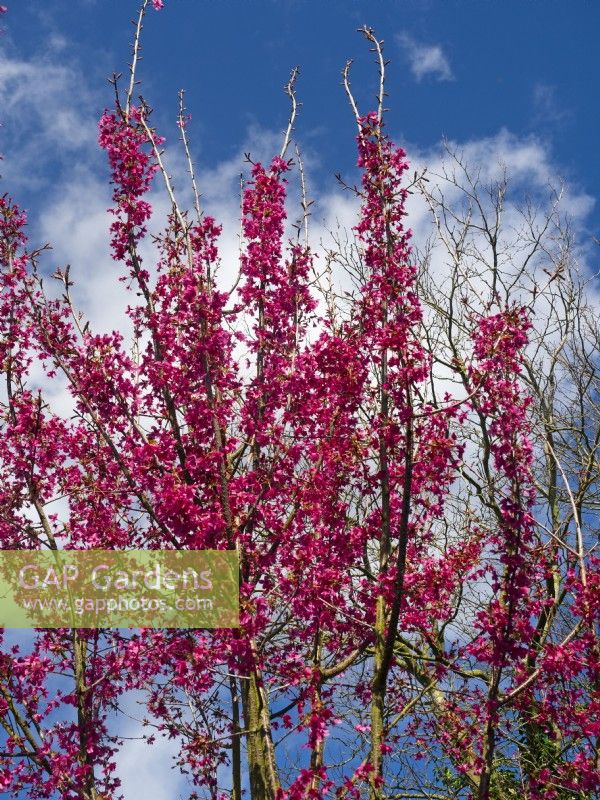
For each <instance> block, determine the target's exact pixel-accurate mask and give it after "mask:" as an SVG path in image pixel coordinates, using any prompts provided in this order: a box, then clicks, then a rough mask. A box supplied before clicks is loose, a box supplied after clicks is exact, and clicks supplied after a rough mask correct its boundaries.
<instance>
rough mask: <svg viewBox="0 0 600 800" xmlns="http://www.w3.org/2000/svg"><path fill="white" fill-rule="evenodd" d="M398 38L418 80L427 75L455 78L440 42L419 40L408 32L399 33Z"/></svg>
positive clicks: (437, 78) (437, 79)
mask: <svg viewBox="0 0 600 800" xmlns="http://www.w3.org/2000/svg"><path fill="white" fill-rule="evenodd" d="M396 40H397V42H398V44H399V45H400V47H401V48H402V50H403V51H404V53H405V55H406V57H407V59H408V63H409V66H410V71H411V72H412V74H413V75H414V77H415V79H416V80H417V81H422V80H423V78H427V77H431V78H433V79H434V80H436V81H452V80H454V74H453V72H452V67H451V66H450V61H449V60H448V57H447V56H446V54H445V53H444V51H443V50H442V48H441V46H440V45H439V44H424V43H423V42H418V41H417V40H416V39H414V38H413V37H412V36H410V35H409V34H408V33H399V34H398V35H397V36H396Z"/></svg>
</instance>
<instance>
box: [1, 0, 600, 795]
mask: <svg viewBox="0 0 600 800" xmlns="http://www.w3.org/2000/svg"><path fill="white" fill-rule="evenodd" d="M162 5H163V3H162V2H161V1H160V0H154V2H152V3H150V2H149V0H144V2H143V5H142V9H141V12H140V15H139V20H138V25H137V33H136V39H135V46H134V54H133V61H132V67H131V76H130V83H129V86H128V88H127V89H126V91H124V92H122V91H120V89H119V87H118V86H117V84H116V83H115V90H116V95H115V96H116V102H115V107H114V108H113V109H112V110H111V111H106V112H105V113H104V114H103V116H102V118H101V120H100V124H99V143H100V146H101V147H102V148H103V149H104V150H105V152H106V154H107V158H108V164H109V168H110V174H111V181H112V185H113V206H112V208H111V214H112V217H113V219H112V224H111V237H112V238H111V249H112V256H113V258H114V260H115V262H116V264H117V265H118V266H119V268H120V270H121V273H120V279H121V280H122V281H124V283H125V284H126V286H127V288H128V290H129V291H130V293H131V303H130V306H129V308H128V314H129V316H130V318H131V322H132V329H133V340H132V341H125V339H124V336H123V335H122V334H121V333H120V332H118V331H110V332H100V331H98V332H96V331H93V330H92V329H91V327H90V324H89V323H88V322H86V321H85V320H84V319H83V317H82V315H81V314H80V313H79V312H78V310H77V309H76V308H75V307H74V303H73V301H72V296H71V291H70V289H71V286H72V282H71V276H70V273H69V270H68V269H58V270H57V271H56V273H55V274H54V276H53V277H54V278H55V279H56V280H58V281H59V283H60V284H62V290H61V292H60V293H59V295H60V296H53V295H52V293H51V292H50V293H49V292H47V291H46V290H45V287H44V281H43V272H44V270H43V264H44V261H43V259H44V254H43V248H41V249H40V248H36V247H35V246H32V245H31V244H30V243H29V242H28V239H27V236H26V218H25V214H24V212H23V211H22V210H21V209H20V207H19V206H18V205H17V204H16V203H15V202H14V201H13V200H12V199H11V198H9V196H8V195H3V196H2V197H0V270H1V271H0V312H1V313H0V364H1V365H2V375H3V379H4V388H3V393H2V395H1V397H0V435H1V437H2V448H1V450H0V540H1V543H2V548H4V549H20V548H24V549H27V548H29V549H39V548H50V549H56V548H59V547H60V548H75V549H88V548H104V549H116V550H121V549H128V548H140V549H172V548H175V549H203V548H214V549H224V550H230V549H235V550H237V552H238V554H239V558H240V586H241V590H240V609H241V614H240V626H239V628H234V629H220V630H177V629H165V630H142V631H133V632H131V631H123V630H93V631H90V630H76V629H74V630H71V629H60V630H38V631H36V633H35V638H34V640H33V643H32V644H31V645H14V646H11V647H9V646H6V647H4V649H3V650H2V657H1V662H0V663H1V669H0V720H1V722H2V726H3V730H4V738H3V742H4V743H3V746H2V752H0V787H1V788H2V790H3V791H4V792H6V793H7V794H8V795H9V796H15V797H31V798H55V797H56V798H58V797H61V798H72V799H73V800H74V799H75V798H84V799H85V800H101V799H102V798H117V797H119V796H120V792H119V785H118V779H117V777H116V772H115V769H116V766H117V764H118V762H119V754H120V746H121V741H120V739H119V730H118V724H117V722H118V718H119V713H120V709H121V708H122V706H123V703H124V702H125V700H126V697H127V694H128V693H129V692H131V691H132V690H136V691H137V692H138V695H141V696H143V697H144V698H145V701H144V702H145V708H146V712H145V713H146V716H147V720H146V722H147V724H148V725H151V726H153V733H152V734H150V735H148V740H149V742H152V741H153V740H154V738H155V737H156V736H157V735H167V736H172V737H175V738H177V740H178V741H179V742H180V745H181V748H180V755H179V757H178V764H179V766H180V768H181V769H182V771H183V772H185V773H186V774H187V775H188V776H189V779H190V795H189V796H190V798H196V797H207V798H210V800H224V798H231V800H241V798H242V797H250V798H252V800H284V799H287V800H308V799H309V798H312V799H313V800H317V799H318V798H362V797H365V798H367V797H368V798H369V800H383V798H388V799H389V800H391V798H409V797H410V798H428V797H436V798H445V799H446V798H447V799H448V800H450V798H473V800H475V799H476V800H492V799H494V800H500V798H511V797H514V798H527V800H541V799H542V798H544V799H545V800H551V799H552V798H555V799H556V800H567V798H568V799H569V800H571V799H572V800H575V799H577V800H583V798H589V797H593V796H598V792H599V791H600V769H599V768H600V751H599V746H598V737H599V736H600V652H599V649H598V648H599V644H598V619H599V614H600V599H599V598H600V595H599V593H598V588H599V586H600V577H599V575H600V573H599V571H598V559H597V557H596V556H595V555H594V550H593V545H594V542H592V541H591V539H592V534H594V532H595V527H594V525H595V523H594V513H595V512H596V510H597V501H596V481H597V458H596V450H597V447H598V442H599V441H600V424H599V423H598V419H597V408H598V406H597V382H598V375H597V372H596V370H597V350H596V349H595V348H596V343H597V341H598V338H596V339H595V341H593V340H590V337H589V336H588V337H583V338H582V337H581V330H582V326H584V325H586V324H588V325H590V326H593V321H592V320H591V318H590V317H589V315H588V314H587V313H583V311H585V309H583V308H582V307H581V306H577V305H576V302H579V303H582V302H583V301H582V298H583V297H584V295H583V290H582V289H581V288H579V287H577V286H576V284H575V283H574V281H573V280H572V278H571V275H570V273H569V266H568V258H567V256H566V255H565V250H564V248H563V250H561V258H562V261H561V264H560V265H559V264H558V263H556V264H553V263H552V258H553V253H552V252H551V251H550V249H549V247H548V246H547V244H546V243H547V241H550V238H551V234H553V233H555V232H556V230H558V228H557V227H556V226H555V228H552V226H551V223H552V222H553V220H555V217H553V216H552V214H553V213H554V211H553V212H552V213H551V215H550V216H548V217H547V219H546V227H545V228H544V229H543V230H539V231H537V230H534V227H531V230H530V236H529V238H528V239H527V241H529V250H528V251H527V253H526V256H524V257H523V259H522V262H521V264H520V266H519V267H518V268H517V270H516V274H517V275H518V278H519V280H518V281H513V282H512V283H511V282H510V281H509V280H508V278H507V275H508V273H509V272H510V271H511V270H512V272H511V274H512V275H513V276H514V274H515V264H514V263H511V264H510V265H509V264H508V263H504V262H503V260H502V257H499V256H498V253H499V250H498V248H499V243H500V242H501V241H502V230H501V228H500V217H501V215H500V213H496V214H495V216H494V214H493V213H491V212H490V209H489V208H487V207H486V206H485V203H484V202H482V200H481V194H478V193H477V191H476V188H477V187H476V186H475V185H474V184H471V185H470V186H469V185H468V180H467V182H466V184H463V191H464V192H465V196H466V197H468V198H469V203H468V204H467V205H468V209H467V210H466V211H465V207H464V206H463V207H462V209H463V212H464V213H463V216H462V217H461V210H460V207H459V206H457V207H456V208H455V209H451V208H450V207H449V205H448V203H447V202H446V200H445V198H444V195H443V194H442V193H440V192H436V190H434V189H431V188H430V184H428V183H427V182H426V178H425V174H424V173H421V174H415V177H414V179H413V181H412V182H409V181H407V171H408V161H407V159H406V154H405V152H404V150H402V149H401V148H399V147H397V146H395V145H394V144H393V143H392V141H391V140H390V139H389V137H388V135H387V133H386V130H385V125H384V108H383V102H384V97H385V91H384V80H385V60H384V56H383V51H382V43H381V42H380V41H378V40H377V39H376V38H375V36H374V34H373V32H372V31H371V30H370V29H368V28H364V29H363V30H362V33H363V34H364V36H365V37H366V39H367V40H368V42H369V43H370V45H371V47H372V48H373V52H374V53H375V55H376V58H377V62H378V65H379V77H380V85H379V95H378V103H377V108H376V109H375V111H373V112H369V113H366V114H362V113H360V112H359V110H358V108H357V105H356V102H355V100H354V97H353V94H352V90H351V86H350V81H349V68H350V64H348V65H347V66H346V69H345V70H344V79H345V86H346V90H347V93H348V97H349V100H350V106H351V109H352V111H353V113H354V116H355V118H356V124H357V138H356V141H357V146H358V167H359V169H360V172H361V180H360V186H358V187H355V188H354V192H355V194H356V197H357V201H358V203H359V211H358V218H357V221H356V225H355V227H354V229H353V236H354V238H353V240H352V243H351V245H350V246H349V249H347V250H346V251H344V252H342V249H340V251H339V252H338V253H337V254H334V255H333V257H332V258H333V260H334V261H335V262H336V263H338V264H339V265H340V266H343V267H345V269H346V273H347V280H348V281H349V282H350V287H351V288H350V291H348V292H346V293H345V294H344V295H343V296H342V294H341V293H339V292H337V291H336V289H335V283H334V282H333V283H327V282H326V281H325V282H324V281H323V280H322V279H323V269H322V266H321V265H320V263H319V260H318V259H317V256H316V254H315V253H314V252H313V250H312V249H311V247H310V244H309V242H310V239H309V235H308V217H309V206H310V202H309V201H308V200H307V197H306V190H305V189H304V186H305V181H304V173H303V171H302V164H301V160H300V156H299V151H298V150H296V152H295V154H291V146H292V137H293V130H294V121H295V112H296V99H295V87H294V84H295V79H296V72H294V73H292V78H291V80H290V82H289V84H288V86H287V92H288V95H289V97H290V99H291V102H292V115H291V117H290V122H289V126H288V129H287V131H286V133H285V136H284V139H283V144H282V147H281V150H280V152H279V153H276V154H274V157H273V158H272V160H271V161H270V163H268V164H262V163H251V174H250V175H249V177H248V179H247V181H246V183H245V186H244V191H243V199H242V220H241V223H242V231H243V247H242V251H241V254H240V262H239V277H238V281H237V283H236V285H235V287H234V288H233V289H232V290H229V291H226V290H225V288H224V287H223V286H222V285H221V284H220V282H219V275H218V263H219V259H218V240H219V234H220V227H219V225H218V223H217V222H216V221H215V220H214V219H213V218H212V217H210V216H209V215H208V214H206V213H204V212H203V211H202V209H201V207H200V202H199V198H198V194H197V192H196V178H195V174H194V169H193V163H192V159H191V155H190V148H189V145H188V139H187V132H186V125H185V115H184V109H183V102H182V104H181V110H180V118H179V121H180V128H181V135H182V143H183V146H184V150H185V153H186V156H187V158H188V163H189V168H190V177H191V182H192V186H193V189H194V192H196V195H195V196H196V203H195V208H194V209H192V210H186V209H184V208H182V207H181V205H180V204H179V202H178V200H177V197H176V193H175V188H174V186H173V185H172V182H171V179H170V178H169V175H168V173H167V171H166V168H165V166H164V161H163V158H164V152H163V144H164V139H163V138H162V137H161V136H160V135H159V134H158V133H157V132H156V131H155V130H154V128H153V127H152V124H151V118H150V110H149V108H148V106H147V105H146V103H145V102H144V101H143V100H142V99H141V98H140V99H139V101H136V100H135V98H134V89H135V86H136V81H135V65H136V62H137V59H138V53H139V37H140V33H141V29H142V22H143V20H144V15H145V13H146V11H147V9H148V8H149V7H150V6H153V7H154V8H155V9H156V10H160V9H161V8H162ZM166 13H168V12H166ZM458 163H460V162H458ZM297 168H299V169H300V170H301V183H302V187H303V194H302V200H301V206H302V209H303V223H304V224H301V225H299V226H298V235H297V236H292V237H291V238H289V237H288V235H286V226H285V222H286V213H287V212H286V191H287V177H288V176H289V175H290V173H291V172H292V171H293V170H295V169H297ZM464 174H465V175H466V176H467V178H468V172H467V171H466V170H465V173H464ZM446 177H448V176H446ZM157 181H162V183H163V186H164V190H165V191H166V193H167V196H168V198H169V203H170V209H171V210H170V213H169V215H168V216H167V218H166V219H165V220H164V226H163V231H162V234H161V235H160V236H159V237H158V238H157V240H156V254H157V256H156V262H155V263H146V262H145V261H144V259H143V258H142V255H141V245H142V242H143V241H144V240H145V239H146V238H147V237H148V232H147V226H148V223H149V220H150V218H151V215H152V208H151V205H150V203H149V201H148V194H149V191H150V188H151V186H152V185H153V184H155V183H156V182H157ZM436 185H439V184H436ZM409 191H412V192H413V193H420V194H421V196H422V197H423V198H424V199H425V201H426V202H427V203H428V204H429V207H430V209H431V213H432V221H433V223H434V230H435V231H436V232H437V237H438V244H440V245H441V246H442V247H443V248H445V250H446V253H447V256H448V269H447V274H446V275H445V276H444V278H443V280H441V281H440V282H439V284H438V283H436V284H435V285H432V280H435V279H434V278H433V277H432V274H431V273H430V272H428V259H427V253H421V252H417V251H416V250H411V244H410V239H411V232H410V230H409V229H407V228H406V219H405V218H406V214H407V211H406V203H407V199H408V195H409ZM498 192H499V193H498V194H497V195H494V196H493V197H495V199H496V205H495V206H493V208H495V210H496V212H499V210H500V209H501V205H502V203H501V199H502V198H501V193H500V189H498ZM451 212H452V213H451ZM477 215H479V217H477ZM490 220H491V222H490ZM494 220H495V223H494ZM494 224H495V225H496V227H495V228H494ZM531 225H532V226H533V225H534V223H533V221H532V222H531ZM556 225H558V223H556ZM482 231H483V234H484V237H487V239H486V240H485V241H486V243H487V244H488V245H489V247H490V248H491V249H490V254H491V255H490V259H489V260H486V259H485V258H481V259H479V261H477V260H473V258H472V256H470V253H471V254H472V253H473V252H475V248H472V249H471V250H470V249H469V243H472V242H473V241H474V237H476V236H480V235H481V232H482ZM494 248H495V249H494ZM477 252H478V253H481V251H477ZM520 252H522V251H520ZM540 255H544V257H545V258H546V259H547V261H546V262H545V263H546V266H549V267H551V268H552V269H558V268H559V267H560V270H561V271H562V275H560V276H559V277H560V281H559V280H556V277H557V275H558V272H556V273H555V274H554V276H551V277H550V280H549V281H547V282H546V284H545V285H544V286H542V287H541V288H540V286H539V285H538V284H537V283H536V282H535V281H534V282H533V283H532V284H531V286H532V287H533V289H532V291H531V292H530V296H529V298H528V299H527V300H525V299H524V293H523V287H525V288H526V286H525V285H526V282H527V278H528V275H529V273H528V272H527V269H528V268H529V267H528V265H530V264H532V263H533V260H534V256H535V258H536V259H537V258H538V257H539V256H540ZM330 257H331V254H330ZM146 261H148V259H147V258H146ZM509 267H510V269H509ZM548 274H549V275H550V274H551V271H550V272H548ZM474 276H475V277H476V278H477V281H475V280H474ZM534 277H535V276H534ZM116 278H117V275H115V279H116ZM107 279H108V278H107ZM517 284H518V289H519V291H517V289H515V286H517ZM569 298H570V299H569ZM540 308H541V309H542V310H543V319H544V320H546V324H547V325H550V327H551V326H552V325H557V326H558V327H560V326H561V325H562V329H561V330H560V336H558V337H557V336H556V335H554V339H553V341H554V340H556V341H557V342H558V344H557V345H556V346H554V345H548V346H547V347H546V348H545V345H544V341H546V342H547V341H548V335H549V330H550V328H546V330H545V331H544V329H543V328H542V327H541V324H540V322H539V320H538V319H537V317H536V310H537V309H540ZM548 320H551V321H552V322H550V323H548ZM576 320H577V321H578V324H579V328H577V327H576V326H575V327H574V325H575V321H576ZM593 330H594V331H595V329H593ZM591 331H592V327H590V330H589V331H588V333H589V332H591ZM544 332H545V333H546V339H544V337H543V334H544ZM590 341H592V344H591V345H590V344H589V342H590ZM35 361H39V362H41V364H42V365H43V368H44V371H45V375H46V380H54V379H56V380H58V379H62V380H64V381H65V382H66V385H67V386H68V391H69V394H70V397H71V399H72V404H73V413H72V414H71V415H70V416H68V417H65V416H64V415H62V416H61V415H59V414H58V413H57V412H55V411H54V410H53V409H52V408H51V406H50V405H49V403H48V402H47V400H46V399H45V397H44V392H43V391H42V388H40V386H38V385H36V383H35V380H34V378H33V372H32V366H33V364H34V362H35ZM574 364H578V367H577V369H574V370H572V371H571V375H570V378H569V380H570V383H569V385H570V386H571V387H572V397H571V405H568V404H567V405H565V398H567V395H568V393H567V394H561V393H560V391H559V390H558V389H557V380H558V378H559V377H562V378H563V379H565V380H567V378H568V374H567V373H568V369H569V367H573V365H574ZM548 376H550V377H548ZM582 376H583V377H582ZM547 381H551V384H548V383H547ZM567 399H568V398H567ZM569 415H571V416H570V417H569V419H571V422H572V423H573V424H572V425H571V428H570V429H568V427H567V426H565V425H563V424H562V421H564V420H565V419H566V417H568V416H569ZM57 498H62V499H63V500H64V499H66V501H67V504H66V506H67V511H66V512H65V513H64V514H58V513H56V512H53V510H52V505H51V504H52V503H53V502H54V501H55V500H56V499H57ZM154 729H156V730H154ZM142 733H144V731H142ZM167 768H168V765H165V769H167Z"/></svg>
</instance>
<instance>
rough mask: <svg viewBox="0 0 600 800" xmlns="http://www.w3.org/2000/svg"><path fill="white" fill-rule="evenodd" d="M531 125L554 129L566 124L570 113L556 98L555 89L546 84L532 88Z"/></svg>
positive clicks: (535, 85) (538, 84)
mask: <svg viewBox="0 0 600 800" xmlns="http://www.w3.org/2000/svg"><path fill="white" fill-rule="evenodd" d="M533 112H534V116H533V123H534V124H535V125H538V126H539V125H550V126H554V127H556V126H557V125H561V124H563V123H564V122H566V121H567V120H568V119H569V118H570V117H571V116H572V112H571V110H570V109H569V108H566V107H565V106H564V105H563V104H562V103H561V101H560V100H559V98H558V95H557V92H556V87H555V86H551V85H550V84H547V83H536V84H534V87H533Z"/></svg>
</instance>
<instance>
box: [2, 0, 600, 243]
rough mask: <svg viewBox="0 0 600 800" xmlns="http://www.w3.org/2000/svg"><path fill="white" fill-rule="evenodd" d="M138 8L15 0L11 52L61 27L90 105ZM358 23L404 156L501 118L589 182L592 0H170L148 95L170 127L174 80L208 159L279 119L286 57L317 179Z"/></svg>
mask: <svg viewBox="0 0 600 800" xmlns="http://www.w3.org/2000/svg"><path fill="white" fill-rule="evenodd" d="M135 6H136V3H135V2H130V0H48V1H46V2H43V3H42V2H39V0H18V2H13V3H12V4H10V5H9V10H10V13H9V15H7V17H6V18H5V20H6V21H5V26H8V27H9V37H8V38H9V41H10V44H11V45H14V48H15V51H16V52H18V53H19V54H20V55H22V56H23V55H26V54H40V55H41V54H44V53H46V52H47V51H48V48H49V46H54V47H57V45H59V42H60V40H61V39H62V40H63V41H62V43H61V45H62V46H60V45H59V47H58V50H59V52H60V60H61V62H62V63H63V64H65V65H72V66H79V67H80V68H82V69H83V70H84V73H85V79H86V83H87V84H88V87H89V88H90V89H91V90H93V97H91V98H90V100H91V102H90V106H89V109H88V110H89V111H90V113H93V114H95V115H96V116H97V115H98V112H99V111H100V110H101V108H102V105H103V104H109V103H110V100H111V97H110V87H108V86H107V85H106V84H105V83H104V84H103V81H104V80H105V78H106V77H107V76H108V75H110V74H111V73H112V71H113V70H121V69H123V68H124V67H125V65H126V63H127V59H128V41H129V39H130V37H131V32H132V31H131V25H130V24H129V20H130V19H131V18H132V16H133V13H134V10H135ZM365 23H367V24H369V25H371V26H372V27H374V28H375V29H376V32H377V33H378V35H379V36H380V37H382V38H384V39H385V41H386V53H387V56H388V57H389V58H390V59H391V64H390V67H389V76H388V89H389V94H390V96H389V98H388V106H389V108H390V115H389V128H390V130H391V131H392V132H393V134H394V135H395V136H396V137H397V138H398V139H399V140H400V141H402V143H403V144H405V145H407V146H408V149H409V154H410V151H411V148H414V147H418V148H428V147H431V146H433V145H434V144H435V143H436V142H438V141H439V140H440V138H441V137H442V136H447V137H449V138H450V139H453V140H456V141H459V142H463V141H466V140H471V139H478V138H482V137H489V136H493V135H495V134H496V133H497V132H498V131H499V130H501V129H502V128H506V129H508V130H509V131H510V132H512V133H513V134H515V135H516V136H518V137H527V136H534V137H536V138H538V139H540V140H541V141H543V142H544V145H545V147H547V148H548V149H549V151H550V152H551V154H552V158H553V161H554V162H555V163H556V166H557V168H558V169H559V170H560V172H561V174H562V175H563V176H565V177H566V178H568V179H569V180H570V181H572V182H575V183H577V184H579V185H580V186H581V188H582V189H583V190H584V191H586V192H587V193H589V194H591V195H596V194H597V187H598V183H599V181H600V159H598V157H597V149H596V140H597V130H598V122H599V116H600V115H599V111H598V101H597V99H596V98H595V89H596V87H597V86H598V83H599V79H600V63H599V60H598V58H597V56H595V55H594V53H595V51H596V45H597V39H596V37H597V31H598V27H599V25H600V4H598V3H597V2H592V0H588V2H586V1H585V0H574V2H569V3H567V2H565V0H562V1H559V0H545V2H541V0H539V1H536V0H517V1H516V2H514V1H511V0H502V2H499V0H462V1H461V0H420V1H419V2H417V0H386V1H385V2H384V0H371V2H365V1H364V0H350V2H347V1H344V2H342V1H341V0H325V1H324V2H317V1H316V0H277V1H276V2H275V1H272V0H214V1H213V2H208V0H167V2H166V5H165V10H164V11H163V12H161V13H160V14H156V13H151V14H149V17H148V21H147V25H146V30H145V33H144V41H145V51H144V61H143V63H142V68H141V71H140V77H141V78H142V79H143V82H144V93H145V95H146V97H147V99H148V101H149V102H150V103H151V104H152V105H153V106H154V107H155V108H156V109H157V115H156V120H157V122H159V124H161V127H162V128H163V130H165V132H166V133H167V135H168V136H169V134H170V138H173V136H174V134H175V131H174V130H173V127H172V122H173V119H174V112H175V107H176V93H177V90H178V89H179V88H181V87H185V88H186V90H187V93H188V95H187V104H188V108H189V110H190V111H191V112H192V114H193V130H192V133H191V135H192V136H193V137H194V142H195V146H196V148H197V149H198V150H199V151H200V153H201V156H200V160H201V162H202V163H207V164H211V163H214V162H215V161H221V160H223V159H227V158H231V157H232V156H233V155H235V154H236V153H237V152H238V151H239V147H240V144H241V142H242V140H243V139H244V136H245V133H246V131H247V129H248V128H249V126H251V125H258V126H260V127H261V128H264V129H268V130H278V129H280V128H282V127H283V125H284V123H285V117H286V114H287V104H286V99H285V97H284V95H283V93H282V91H281V87H282V85H283V83H284V82H285V80H286V78H287V75H288V73H289V70H290V68H291V67H292V66H294V65H295V64H298V65H300V68H301V77H300V81H299V86H298V90H299V97H300V99H301V100H302V102H303V104H304V105H303V107H302V110H301V115H300V117H299V120H298V128H297V132H298V138H299V139H300V141H301V142H302V144H303V146H304V147H306V148H309V149H310V150H311V151H313V152H314V153H315V154H318V159H319V170H318V171H317V172H316V173H314V174H313V176H312V177H313V181H316V182H318V183H322V182H323V183H327V182H329V181H331V180H332V176H333V173H334V172H336V171H338V170H342V171H344V170H345V169H347V168H348V167H350V166H351V165H352V163H353V160H354V149H353V140H352V136H353V127H352V119H351V116H350V113H349V109H348V107H347V103H346V100H345V97H344V93H343V91H342V89H341V86H340V69H341V67H342V66H343V64H344V62H345V60H346V59H347V58H349V57H353V58H355V59H356V63H355V67H354V85H355V87H356V92H357V95H358V97H359V100H360V101H361V102H360V106H361V108H363V109H366V108H367V106H368V105H370V104H371V101H372V98H373V94H374V90H375V86H376V83H375V77H376V76H375V72H374V69H373V67H372V63H371V61H370V58H371V57H370V55H369V53H368V52H367V48H366V46H365V44H364V43H363V42H362V41H361V39H360V37H359V36H358V35H357V34H356V32H355V29H356V28H357V27H358V26H359V25H362V24H365ZM6 38H7V37H5V39H6ZM2 149H3V150H4V152H5V153H6V146H4V147H3V148H2ZM7 155H8V154H7ZM51 166H52V165H51V164H48V165H47V168H50V167H51ZM28 199H29V198H28ZM30 204H31V203H30ZM594 216H595V225H596V227H599V226H598V224H597V222H598V216H597V213H596V214H595V215H594Z"/></svg>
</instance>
